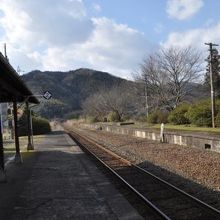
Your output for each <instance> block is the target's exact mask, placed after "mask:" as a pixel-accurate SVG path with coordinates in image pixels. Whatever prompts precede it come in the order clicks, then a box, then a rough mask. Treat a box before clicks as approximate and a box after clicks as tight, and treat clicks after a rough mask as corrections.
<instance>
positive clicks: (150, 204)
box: [70, 132, 171, 220]
mask: <svg viewBox="0 0 220 220" xmlns="http://www.w3.org/2000/svg"><path fill="white" fill-rule="evenodd" d="M74 133H75V132H74ZM75 134H76V133H75ZM77 135H78V136H80V137H81V138H82V136H81V135H79V134H77ZM70 136H71V137H72V138H73V139H74V141H75V142H77V144H78V145H80V147H82V148H84V149H85V150H86V151H87V152H89V153H90V154H91V155H92V156H93V157H94V158H96V159H97V160H98V161H99V162H100V163H101V164H103V165H104V166H105V167H106V168H107V169H108V170H110V171H111V172H112V173H113V174H114V175H115V176H117V177H118V178H119V179H120V180H121V181H122V182H123V183H124V184H125V185H126V186H127V187H128V188H129V189H131V190H132V191H133V192H134V193H135V194H137V195H138V196H139V197H140V198H141V199H142V200H143V201H144V202H145V203H146V204H147V206H148V207H150V208H151V209H153V211H155V212H156V214H157V215H159V217H160V218H162V219H166V220H171V218H170V217H168V216H167V215H166V214H165V213H163V212H162V211H161V210H160V209H159V208H157V207H156V206H155V205H154V204H153V203H152V202H151V201H150V200H148V199H147V198H146V197H144V196H143V195H142V194H141V193H140V192H138V191H137V190H136V189H135V188H134V187H133V186H131V185H130V184H129V183H128V182H127V181H126V180H125V179H123V178H122V177H121V176H120V175H119V174H118V173H117V172H116V171H114V170H113V169H112V168H111V167H110V166H109V165H108V164H106V163H105V162H104V161H102V160H101V159H100V158H99V157H98V156H96V155H95V154H94V153H93V152H92V151H90V150H89V149H88V147H87V146H85V144H82V143H80V141H78V140H77V139H76V137H74V135H72V132H71V133H70ZM83 139H85V140H86V138H84V137H83Z"/></svg>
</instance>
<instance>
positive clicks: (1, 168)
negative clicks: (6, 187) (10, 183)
mask: <svg viewBox="0 0 220 220" xmlns="http://www.w3.org/2000/svg"><path fill="white" fill-rule="evenodd" d="M2 130H3V129H2V123H1V125H0V182H5V181H6V175H5V160H4V148H3V133H2Z"/></svg>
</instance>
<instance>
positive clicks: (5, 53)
mask: <svg viewBox="0 0 220 220" xmlns="http://www.w3.org/2000/svg"><path fill="white" fill-rule="evenodd" d="M4 55H5V59H6V60H7V61H9V60H8V57H7V46H6V43H4Z"/></svg>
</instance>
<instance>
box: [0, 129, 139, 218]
mask: <svg viewBox="0 0 220 220" xmlns="http://www.w3.org/2000/svg"><path fill="white" fill-rule="evenodd" d="M6 172H7V182H6V183H0V219H1V220H10V219H14V220H20V219H22V220H23V219H24V220H26V219H28V220H40V219H41V220H44V219H45V220H50V219H62V220H63V219H77V220H78V219H89V220H90V219H91V220H96V219H132V220H133V219H142V217H141V216H140V215H139V214H138V213H137V212H136V210H135V209H134V208H133V207H132V206H131V205H130V204H129V203H128V202H127V200H126V199H125V198H124V197H123V196H122V195H121V194H120V193H119V192H118V191H117V189H116V188H115V187H114V186H113V185H112V184H111V183H110V182H109V180H108V179H107V177H105V175H104V174H103V173H102V172H101V171H100V170H99V169H98V168H97V166H96V165H95V164H94V163H93V162H92V161H91V160H90V159H89V158H88V156H87V155H86V154H85V153H84V152H82V150H81V149H80V148H79V147H78V146H77V145H76V143H75V142H74V141H73V140H72V139H71V138H70V137H69V136H68V135H67V134H65V133H64V132H63V131H56V132H53V133H51V134H50V135H46V136H44V137H42V141H40V144H37V145H35V151H34V152H32V153H31V154H30V155H29V154H28V155H27V156H26V157H25V158H24V162H23V163H22V164H20V165H17V164H16V165H15V164H11V165H8V166H7V168H6Z"/></svg>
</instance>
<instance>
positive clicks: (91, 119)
mask: <svg viewBox="0 0 220 220" xmlns="http://www.w3.org/2000/svg"><path fill="white" fill-rule="evenodd" d="M86 121H87V122H88V123H96V122H98V121H99V120H98V119H97V117H95V116H87V117H86Z"/></svg>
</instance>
